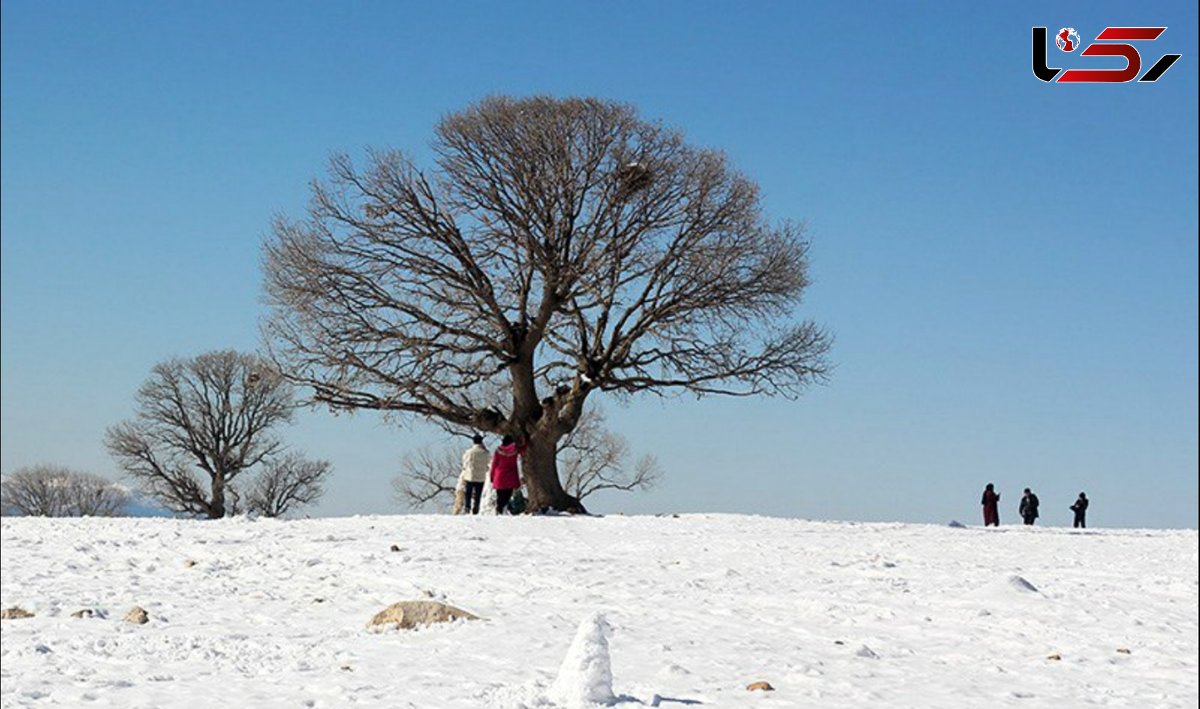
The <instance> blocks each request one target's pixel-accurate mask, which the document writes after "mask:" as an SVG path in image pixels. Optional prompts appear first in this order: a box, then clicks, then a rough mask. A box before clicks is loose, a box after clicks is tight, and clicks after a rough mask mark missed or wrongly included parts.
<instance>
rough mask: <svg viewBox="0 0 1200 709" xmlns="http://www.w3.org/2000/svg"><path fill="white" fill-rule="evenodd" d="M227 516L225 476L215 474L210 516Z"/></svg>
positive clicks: (216, 517)
mask: <svg viewBox="0 0 1200 709" xmlns="http://www.w3.org/2000/svg"><path fill="white" fill-rule="evenodd" d="M224 516H225V478H224V476H222V475H219V474H218V475H214V476H213V478H212V501H211V502H210V503H209V504H208V518H209V519H221V518H222V517H224Z"/></svg>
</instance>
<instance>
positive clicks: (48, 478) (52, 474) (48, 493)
mask: <svg viewBox="0 0 1200 709" xmlns="http://www.w3.org/2000/svg"><path fill="white" fill-rule="evenodd" d="M128 503H129V493H128V492H126V491H125V490H124V488H121V487H118V486H117V485H115V484H113V483H112V482H111V481H109V480H105V479H104V478H102V477H100V476H98V475H92V474H90V473H83V472H79V471H75V470H71V469H70V468H64V467H61V466H57V465H35V466H32V467H28V468H21V469H20V470H18V471H17V472H15V473H13V474H12V475H10V476H6V477H5V479H4V483H3V485H0V507H2V508H3V513H4V514H5V515H28V516H32V517H112V516H114V515H116V514H118V513H120V512H121V511H122V510H123V509H124V508H125V505H126V504H128Z"/></svg>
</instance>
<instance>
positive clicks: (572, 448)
mask: <svg viewBox="0 0 1200 709" xmlns="http://www.w3.org/2000/svg"><path fill="white" fill-rule="evenodd" d="M604 419H605V416H604V412H603V411H602V410H601V409H599V408H588V409H586V410H585V411H584V413H583V416H581V417H580V418H579V424H578V425H577V426H576V427H575V430H574V431H572V432H571V433H569V434H567V435H566V437H564V438H563V440H562V443H561V444H560V447H559V460H560V461H561V464H562V471H563V489H565V490H566V491H567V492H568V493H570V494H571V495H574V496H575V497H576V498H577V499H580V500H582V499H584V498H585V497H587V496H589V495H591V494H592V493H595V492H599V491H600V490H620V491H624V492H629V491H632V490H649V489H651V488H653V487H654V486H655V485H657V484H658V482H659V481H660V480H661V479H662V474H663V473H662V466H660V465H659V464H658V459H657V458H655V457H654V456H653V455H650V454H647V455H644V456H642V457H641V458H638V460H637V461H636V462H635V463H634V464H633V467H629V455H630V453H629V442H628V441H627V440H625V437H624V436H621V435H619V434H616V433H613V432H612V431H609V430H608V429H606V428H605V427H604Z"/></svg>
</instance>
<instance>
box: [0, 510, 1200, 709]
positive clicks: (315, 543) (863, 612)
mask: <svg viewBox="0 0 1200 709" xmlns="http://www.w3.org/2000/svg"><path fill="white" fill-rule="evenodd" d="M2 525H3V526H2V531H3V535H2V538H3V554H2V555H0V560H2V562H0V563H2V578H3V583H2V588H0V596H2V598H0V605H3V607H5V608H8V607H11V606H20V607H22V608H25V609H26V610H29V611H32V612H33V613H35V616H34V617H32V618H27V619H21V620H5V621H3V635H2V654H0V659H2V663H0V666H2V670H0V673H2V687H0V703H2V705H3V706H4V707H18V706H44V705H54V706H154V707H195V706H214V707H215V706H237V707H275V706H280V707H300V706H309V707H354V706H371V707H406V706H416V707H434V708H443V707H552V706H560V704H556V703H554V702H555V701H558V702H562V703H564V704H561V705H572V704H575V703H578V702H581V701H583V700H585V699H588V698H589V697H590V698H593V699H594V698H597V697H599V698H611V700H612V702H613V705H614V706H628V707H636V706H661V707H685V706H702V707H741V706H755V707H758V706H770V707H823V708H831V707H833V708H836V707H866V706H883V707H947V708H950V707H953V708H955V709H958V708H961V707H983V706H987V707H1006V706H1008V707H1078V706H1108V707H1188V708H1190V707H1193V706H1195V705H1196V702H1197V696H1198V689H1197V630H1198V626H1197V583H1198V579H1197V533H1196V532H1195V531H1190V530H1189V531H1140V530H1086V531H1082V530H1081V531H1079V532H1075V531H1071V530H1066V529H1051V528H1023V527H1005V528H1000V529H998V530H983V529H979V528H962V529H956V528H950V527H935V526H921V525H903V524H851V523H819V522H806V521H798V520H781V519H767V518H758V517H743V516H734V515H685V516H683V517H679V518H673V517H620V516H613V517H606V518H495V517H476V518H471V517H449V516H397V517H389V516H383V517H357V518H345V519H315V520H297V521H286V522H284V521H276V520H258V521H253V520H247V519H234V520H221V521H216V522H196V521H185V520H175V519H83V520H78V519H75V520H69V519H58V520H50V519H4V520H3V522H2ZM393 545H395V547H396V548H397V549H398V551H391V550H390V548H391V547H392V546H393ZM430 598H432V599H435V600H444V601H445V602H447V603H450V604H452V605H454V606H457V607H459V608H462V609H465V610H467V611H469V612H470V613H473V614H475V615H478V616H480V617H481V618H482V620H460V621H456V622H453V623H449V624H445V625H437V626H431V627H428V628H424V629H421V630H415V631H413V630H408V631H404V630H401V631H395V630H392V631H386V632H382V633H378V632H371V631H368V630H367V629H366V628H365V625H366V623H367V621H368V620H369V619H370V618H371V617H372V615H373V614H375V613H376V612H377V611H380V610H381V609H383V608H384V607H385V606H388V605H389V604H391V603H393V602H396V601H401V600H424V599H430ZM134 605H140V606H142V607H144V608H145V609H146V610H147V611H148V612H149V616H150V620H149V622H148V623H147V624H145V625H133V624H129V623H125V622H122V620H121V619H122V616H124V615H125V613H126V611H127V610H129V609H130V608H131V607H132V606H134ZM80 609H93V610H95V611H97V615H96V617H92V618H73V617H71V613H72V612H74V611H76V610H80ZM1055 657H1057V658H1058V659H1053V658H1055ZM572 668H574V669H572ZM760 680H761V681H766V682H768V683H770V685H772V686H773V687H774V691H771V692H762V691H748V690H747V689H746V687H747V685H749V684H750V683H752V682H756V681H760ZM609 682H611V694H610V693H609V692H610V687H609V686H608V685H607V683H609Z"/></svg>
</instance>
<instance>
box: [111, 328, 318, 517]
mask: <svg viewBox="0 0 1200 709" xmlns="http://www.w3.org/2000/svg"><path fill="white" fill-rule="evenodd" d="M136 404H137V413H136V415H135V417H134V418H133V419H132V420H130V421H125V422H122V423H120V424H118V425H116V426H113V427H112V428H110V429H109V430H108V435H107V439H106V443H107V445H108V449H109V451H110V452H111V453H112V455H113V457H114V458H116V460H117V461H118V463H120V465H121V467H122V468H123V469H124V470H125V473H126V474H127V475H129V476H130V477H132V478H133V479H135V480H137V481H138V482H139V483H141V485H142V487H143V488H144V489H145V491H146V492H147V493H148V494H150V495H151V496H153V497H155V498H157V499H158V500H160V501H162V502H163V503H164V504H166V505H167V506H168V507H170V508H171V509H172V510H175V511H177V512H186V513H190V514H197V515H203V516H206V517H209V518H218V517H223V516H224V515H225V514H226V512H228V511H231V510H230V509H229V506H228V504H229V503H228V502H227V496H228V497H229V498H230V500H229V502H233V499H234V491H233V490H232V488H231V486H232V484H233V483H234V481H235V480H237V478H238V477H239V476H240V475H242V474H243V473H244V472H245V471H247V470H249V469H250V468H253V467H254V466H256V465H259V464H260V463H264V462H266V461H268V460H270V459H271V458H272V457H273V456H275V455H276V454H278V453H280V452H281V451H282V449H283V444H282V442H280V441H279V440H278V439H277V438H275V437H274V436H273V435H272V433H271V429H273V428H274V427H276V426H278V425H280V424H283V423H287V422H289V421H291V419H292V413H293V411H294V408H295V406H294V402H293V394H292V389H291V385H290V384H288V383H287V382H286V381H285V380H284V379H283V378H282V377H280V376H279V374H278V373H277V372H276V370H275V369H274V368H273V367H272V366H271V365H270V363H269V362H267V361H265V360H263V359H262V358H260V357H258V356H256V355H251V354H243V353H239V352H234V351H229V350H226V351H220V352H208V353H205V354H201V355H199V356H196V357H192V358H189V359H171V360H168V361H166V362H161V363H159V364H157V365H155V366H154V369H153V370H151V372H150V377H149V378H148V379H147V380H146V381H145V383H143V384H142V386H141V388H140V389H139V390H138V392H137V396H136Z"/></svg>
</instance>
